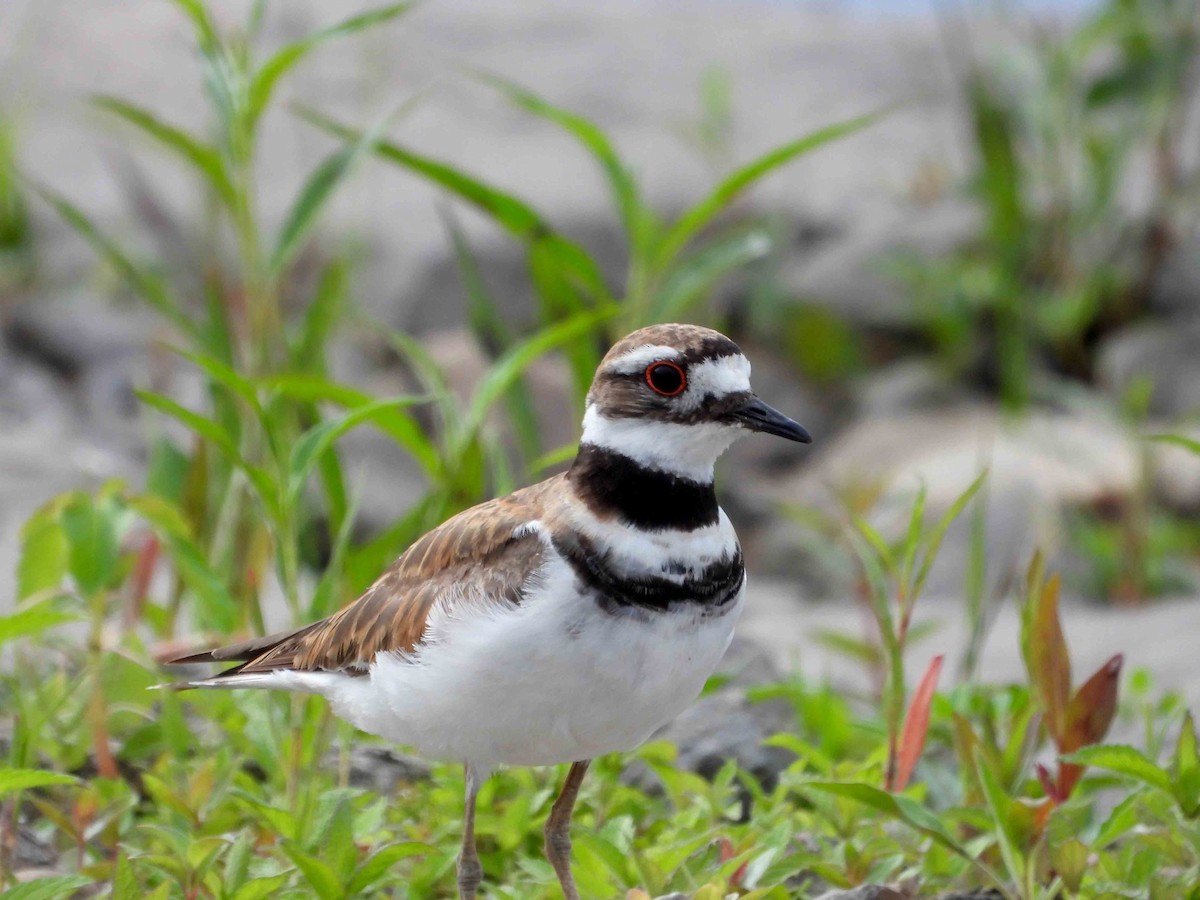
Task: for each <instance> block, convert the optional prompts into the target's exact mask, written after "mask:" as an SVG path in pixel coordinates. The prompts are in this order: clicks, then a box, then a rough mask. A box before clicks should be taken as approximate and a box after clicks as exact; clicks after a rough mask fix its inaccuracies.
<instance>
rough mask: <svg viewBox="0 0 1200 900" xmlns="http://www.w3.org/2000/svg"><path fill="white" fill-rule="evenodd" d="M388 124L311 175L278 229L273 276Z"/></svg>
mask: <svg viewBox="0 0 1200 900" xmlns="http://www.w3.org/2000/svg"><path fill="white" fill-rule="evenodd" d="M389 118H390V117H389ZM387 121H388V119H384V120H382V121H380V122H378V123H377V124H376V125H374V126H373V127H371V128H369V129H367V130H366V131H364V132H363V133H362V134H361V135H360V136H359V137H358V139H357V140H355V141H352V142H350V143H347V144H346V145H345V146H343V147H342V148H341V149H339V150H337V151H335V152H334V153H332V154H330V155H329V156H327V157H326V158H325V160H324V162H322V163H321V164H320V165H318V166H317V167H316V168H315V169H314V170H313V172H312V174H311V175H309V177H308V181H307V182H305V184H304V187H303V188H301V189H300V194H299V196H297V197H296V202H295V203H294V204H292V208H291V210H289V211H288V214H287V216H286V217H285V218H284V220H283V225H282V226H281V227H280V229H279V236H278V238H276V243H275V249H274V251H273V252H272V253H271V259H270V264H269V265H270V269H271V272H272V274H274V275H278V274H279V273H280V272H281V271H283V269H284V268H285V267H286V266H287V264H288V263H290V262H291V260H292V257H293V256H295V254H296V251H297V250H299V249H300V245H301V243H302V242H303V240H304V238H305V237H306V236H307V235H308V233H309V232H310V231H311V230H312V228H313V226H314V225H315V224H316V221H317V215H318V214H319V213H320V211H321V210H322V209H323V208H324V206H325V204H326V203H328V202H329V198H330V197H332V196H333V192H334V191H335V190H336V189H337V187H338V185H340V184H341V183H342V182H343V181H344V180H345V179H346V176H347V175H349V173H350V172H351V171H352V170H353V168H354V165H355V163H357V162H358V161H359V160H360V159H362V157H363V156H364V155H365V154H366V153H367V151H369V150H370V149H371V147H372V146H373V145H374V144H375V142H376V141H377V140H378V138H379V135H380V133H381V132H382V130H383V128H384V127H385V125H386V124H387Z"/></svg>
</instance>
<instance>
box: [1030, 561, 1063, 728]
mask: <svg viewBox="0 0 1200 900" xmlns="http://www.w3.org/2000/svg"><path fill="white" fill-rule="evenodd" d="M1058 593H1059V579H1058V576H1057V575H1055V576H1053V577H1051V578H1050V579H1049V580H1048V581H1047V582H1046V583H1045V584H1044V585H1040V586H1037V585H1035V586H1034V587H1033V588H1032V590H1031V596H1030V598H1029V606H1028V607H1027V608H1026V611H1025V622H1024V628H1023V629H1022V630H1023V632H1024V633H1023V635H1022V644H1023V646H1022V649H1023V650H1024V652H1025V667H1026V668H1027V669H1028V670H1029V678H1030V680H1031V681H1032V682H1033V687H1034V690H1035V691H1036V692H1037V695H1038V699H1039V700H1040V701H1041V703H1042V707H1043V708H1044V709H1045V711H1046V715H1045V722H1046V729H1047V730H1048V731H1049V732H1050V736H1051V737H1053V738H1054V741H1055V743H1056V744H1058V745H1059V746H1061V745H1062V738H1063V735H1064V734H1065V732H1066V719H1067V706H1068V704H1069V702H1070V697H1071V657H1070V655H1069V654H1068V652H1067V642H1066V641H1065V640H1064V639H1063V633H1062V624H1061V623H1060V621H1059V617H1058Z"/></svg>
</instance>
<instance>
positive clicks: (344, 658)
mask: <svg viewBox="0 0 1200 900" xmlns="http://www.w3.org/2000/svg"><path fill="white" fill-rule="evenodd" d="M558 481H559V478H553V479H550V480H548V481H544V482H542V483H541V484H537V485H534V486H533V487H529V488H525V489H523V490H520V491H517V492H515V493H513V494H510V495H509V496H507V497H502V498H499V499H496V500H490V501H488V502H486V503H481V504H480V505H478V506H474V507H472V508H471V509H468V510H466V511H465V512H462V513H459V514H458V515H457V516H454V517H453V518H451V519H449V520H448V521H446V522H444V523H443V524H442V525H440V526H438V527H437V528H435V529H433V530H432V531H430V532H429V533H428V534H426V535H425V536H424V537H422V538H421V539H420V540H418V541H417V542H416V543H414V544H413V545H412V546H411V547H409V548H408V550H406V551H405V552H404V553H403V554H402V555H401V556H400V558H399V559H397V560H396V562H395V563H393V564H392V566H391V567H390V568H389V569H388V570H387V571H386V572H384V573H383V574H382V575H381V576H380V577H379V578H378V579H377V580H376V581H375V583H374V584H372V585H371V587H369V588H368V589H367V590H366V592H365V593H364V594H363V595H362V596H361V597H359V598H358V599H357V600H355V601H354V602H353V603H351V604H350V605H348V606H346V607H345V608H343V609H342V610H341V611H339V612H337V613H335V614H334V615H332V616H330V617H329V618H327V619H322V620H321V621H319V622H314V623H313V624H311V625H306V626H305V627H303V628H300V629H298V630H296V631H290V632H283V633H280V634H274V635H270V636H268V637H263V638H255V639H252V640H248V641H242V642H241V643H238V644H232V645H229V646H227V647H219V648H216V649H213V650H207V651H203V652H201V653H193V654H189V655H187V656H183V657H179V658H177V659H172V660H170V661H169V662H170V663H172V664H174V663H196V662H223V661H240V663H241V664H240V665H238V666H236V667H234V668H232V669H226V670H225V671H223V672H221V673H220V674H219V675H217V676H216V677H217V678H228V677H231V676H234V675H251V674H262V673H265V672H272V671H277V670H286V669H291V670H300V671H345V672H347V673H349V674H362V673H365V672H366V666H367V665H368V664H369V663H370V662H371V660H372V659H374V658H375V655H376V654H378V653H380V652H384V651H397V652H400V651H403V652H412V651H413V650H414V649H415V648H417V647H418V646H419V645H420V643H421V642H422V639H423V638H424V636H425V631H426V626H427V625H428V622H429V616H430V613H431V612H433V610H434V609H435V608H438V607H441V608H450V607H451V606H452V605H458V604H462V603H471V602H476V603H478V602H487V603H499V604H512V605H517V604H519V603H521V601H522V600H523V599H524V593H525V588H526V585H527V582H528V580H529V575H530V573H532V572H534V571H536V570H537V569H538V568H539V566H540V564H541V562H542V559H543V557H544V554H545V552H546V551H545V545H544V544H543V542H542V540H541V538H540V537H539V535H538V534H537V533H536V530H532V529H529V528H528V527H527V526H528V525H529V523H531V522H533V521H536V520H538V519H540V518H541V517H542V513H543V510H544V505H545V501H546V499H547V498H549V497H552V496H554V491H555V488H556V487H559V486H558V485H557V484H556V483H557V482H558Z"/></svg>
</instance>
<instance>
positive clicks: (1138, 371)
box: [1096, 317, 1200, 417]
mask: <svg viewBox="0 0 1200 900" xmlns="http://www.w3.org/2000/svg"><path fill="white" fill-rule="evenodd" d="M1197 347H1200V318H1194V317H1193V318H1191V319H1189V320H1187V321H1174V322H1147V323H1143V324H1139V325H1134V326H1131V327H1129V328H1126V329H1124V330H1122V331H1119V332H1117V333H1115V334H1113V335H1110V336H1109V337H1108V338H1106V339H1105V340H1104V342H1103V343H1102V344H1101V346H1100V348H1099V350H1098V351H1097V361H1096V370H1097V376H1098V379H1099V381H1100V383H1101V384H1102V385H1103V386H1104V388H1105V390H1106V391H1108V393H1109V394H1110V395H1111V396H1112V397H1113V398H1114V399H1115V400H1118V401H1119V400H1120V399H1121V398H1123V397H1124V396H1125V395H1126V394H1127V392H1128V391H1129V390H1130V389H1131V388H1133V387H1134V386H1135V384H1136V383H1137V382H1140V381H1142V380H1145V379H1148V380H1149V381H1150V382H1151V384H1152V385H1153V389H1152V392H1151V395H1150V408H1149V412H1150V413H1151V414H1152V415H1156V416H1163V417H1177V416H1191V415H1195V414H1196V413H1197V412H1200V354H1197V353H1196V348H1197Z"/></svg>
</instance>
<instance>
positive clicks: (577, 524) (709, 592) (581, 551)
mask: <svg viewBox="0 0 1200 900" xmlns="http://www.w3.org/2000/svg"><path fill="white" fill-rule="evenodd" d="M752 431H761V432H766V433H767V434H773V435H778V436H780V437H785V438H788V439H789V440H793V441H801V442H804V443H808V442H809V441H811V438H810V437H809V435H808V432H806V431H805V430H804V429H803V428H802V427H801V426H800V425H798V424H797V423H796V422H793V421H792V420H791V419H789V418H787V417H786V416H784V415H782V414H781V413H779V412H777V411H776V410H774V409H772V408H771V407H770V406H768V405H767V404H765V403H763V402H762V401H761V400H759V399H758V397H756V396H755V395H754V393H753V392H752V391H751V389H750V363H749V361H748V360H747V359H746V357H745V356H744V355H743V354H742V352H741V351H740V350H739V349H738V347H737V345H736V344H735V343H734V342H733V341H731V340H730V339H729V338H727V337H725V336H724V335H722V334H719V333H718V332H716V331H712V330H710V329H707V328H700V327H698V326H694V325H653V326H650V327H648V328H643V329H641V330H639V331H635V332H634V333H633V334H631V335H629V336H628V337H626V338H624V339H623V340H621V341H620V342H618V343H617V344H616V346H614V347H613V348H612V349H611V350H610V351H609V352H608V354H607V355H606V356H605V357H604V359H603V361H602V362H601V363H600V367H599V369H598V370H597V371H596V376H595V379H594V381H593V382H592V386H591V389H590V390H589V392H588V395H587V402H586V412H585V415H584V418H583V434H582V437H581V440H580V447H579V452H578V455H577V456H576V457H575V460H574V462H573V463H572V465H571V467H570V469H569V470H568V471H567V472H566V473H564V474H562V475H556V476H554V477H553V478H550V479H547V480H546V481H543V482H541V483H540V484H535V485H533V486H532V487H527V488H523V489H522V490H518V491H516V492H515V493H512V494H510V495H509V496H507V497H501V498H499V499H496V500H491V501H489V502H487V503H482V504H480V505H479V506H476V507H474V508H472V509H468V510H467V511H466V512H463V513H460V514H459V515H457V516H455V517H453V518H452V519H450V520H449V521H447V522H445V523H444V524H443V525H441V526H439V527H438V528H435V529H434V530H433V531H431V532H429V533H428V534H426V535H425V536H424V537H423V538H421V539H420V540H419V541H417V542H416V543H415V544H413V545H412V547H410V548H409V549H408V550H407V551H406V552H405V553H404V554H403V555H402V556H401V557H400V558H399V559H398V560H397V561H396V562H395V563H394V564H393V565H392V567H391V568H390V569H388V570H387V571H386V572H384V574H383V575H382V576H380V578H379V580H378V581H376V582H375V583H374V584H373V585H372V586H371V587H370V588H369V589H368V590H367V591H366V593H365V594H363V595H362V596H361V597H360V598H359V599H358V600H356V601H355V602H354V603H352V604H350V605H349V606H347V607H346V608H344V609H343V610H341V611H340V612H338V613H336V614H335V615H333V616H331V617H329V618H328V619H324V620H322V621H320V622H315V623H313V624H311V625H308V626H306V627H304V628H301V629H299V630H298V631H292V632H288V633H285V634H275V635H271V636H269V637H265V638H259V639H257V640H251V641H246V642H244V643H241V644H235V645H233V646H229V647H224V648H221V649H217V650H209V651H206V652H203V653H197V654H193V655H190V656H185V657H181V658H179V659H175V660H172V662H175V663H196V662H227V661H233V662H236V663H237V665H235V666H234V667H233V668H230V669H226V670H225V671H223V672H221V673H220V674H218V675H215V676H213V677H211V678H207V679H204V680H199V681H192V682H188V683H187V684H185V685H182V686H184V687H203V688H275V689H281V690H291V691H304V692H309V693H315V694H320V695H322V696H324V697H326V698H327V699H328V700H329V702H330V703H331V704H332V706H333V710H334V712H336V713H337V714H338V715H339V716H341V717H342V718H344V719H346V720H347V721H349V722H351V723H352V724H354V725H355V726H357V727H358V728H361V729H362V730H364V731H368V732H371V733H373V734H377V735H380V736H382V737H384V738H387V739H389V740H393V741H397V742H399V743H403V744H409V745H412V746H414V747H416V748H417V749H418V750H419V751H420V752H422V753H423V754H426V755H428V756H431V757H436V758H442V759H449V760H455V761H461V762H463V763H465V764H466V803H465V806H466V813H465V818H464V824H463V843H462V852H461V854H460V856H459V863H458V890H459V895H460V897H462V898H464V900H471V898H474V897H475V894H476V891H477V889H478V887H479V883H480V881H481V878H482V874H483V872H482V869H481V867H480V864H479V857H478V855H477V854H476V851H475V827H474V823H475V798H476V793H477V791H478V789H479V785H480V782H481V781H482V780H483V779H484V778H486V777H487V776H488V774H489V773H490V772H491V770H492V769H493V768H494V767H495V766H497V765H500V764H508V765H530V766H540V765H552V764H558V763H570V764H571V766H570V769H569V771H568V773H567V777H566V780H565V782H564V785H563V788H562V792H561V793H560V794H559V796H558V799H557V800H556V801H555V803H554V805H553V807H552V809H551V812H550V815H549V818H548V820H547V822H546V828H545V838H546V844H545V848H546V855H547V857H548V858H549V861H550V863H551V865H552V866H553V867H554V871H555V872H556V873H557V875H558V880H559V882H560V883H561V885H562V891H563V894H564V896H565V897H566V898H567V900H578V897H579V894H578V892H577V890H576V888H575V884H574V881H573V879H572V877H571V868H570V849H571V841H570V835H569V832H568V828H569V823H570V818H571V812H572V809H573V807H574V804H575V798H576V796H577V795H578V793H579V787H580V784H581V782H582V781H583V777H584V774H585V772H586V771H587V767H588V763H589V761H590V760H591V759H592V758H594V757H596V756H598V755H600V754H603V753H611V752H615V751H621V750H629V749H631V748H633V747H636V746H637V745H638V744H640V743H641V742H642V741H644V740H646V738H647V737H649V736H650V735H651V734H652V733H653V732H654V731H655V730H657V729H658V728H659V727H660V726H662V725H664V724H666V723H667V722H669V721H671V720H672V719H673V718H674V717H675V716H677V715H678V714H679V713H680V712H682V711H683V709H684V708H685V707H686V706H687V705H688V704H689V703H691V702H692V701H693V700H694V699H695V698H696V697H697V696H698V695H699V693H700V690H701V688H702V687H703V686H704V682H705V680H706V679H707V678H708V677H709V676H710V675H711V674H712V672H713V671H714V670H715V668H716V666H717V664H718V663H719V662H720V659H721V656H722V654H723V653H724V652H725V649H726V647H727V646H728V645H729V642H730V639H731V638H732V636H733V628H734V624H735V623H736V622H737V619H738V615H739V614H740V612H741V609H742V603H743V596H744V588H745V581H746V577H745V569H744V567H743V564H742V552H741V548H740V546H739V544H738V539H737V535H735V534H734V531H733V527H732V525H730V522H729V519H728V518H727V517H726V515H725V513H724V511H722V509H721V507H720V506H719V505H718V504H717V496H716V493H715V492H714V490H713V466H714V464H715V463H716V461H717V458H718V457H719V456H720V455H721V454H722V453H723V452H724V451H725V450H726V449H727V448H728V447H729V446H730V444H732V443H733V442H734V441H735V440H736V439H737V438H738V437H740V436H742V435H744V434H746V433H748V432H752Z"/></svg>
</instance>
